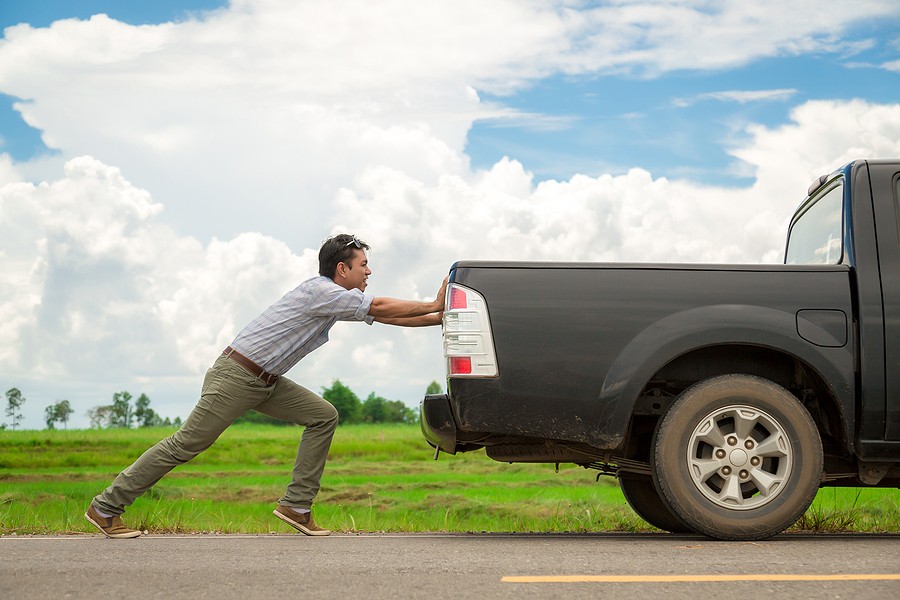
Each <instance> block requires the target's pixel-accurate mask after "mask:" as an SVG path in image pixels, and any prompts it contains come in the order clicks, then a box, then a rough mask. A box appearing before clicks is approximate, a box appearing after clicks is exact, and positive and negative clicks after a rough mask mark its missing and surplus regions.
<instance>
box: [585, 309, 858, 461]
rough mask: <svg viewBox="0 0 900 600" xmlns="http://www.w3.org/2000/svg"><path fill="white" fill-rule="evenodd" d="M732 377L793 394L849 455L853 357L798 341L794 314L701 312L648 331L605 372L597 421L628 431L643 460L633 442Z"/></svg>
mask: <svg viewBox="0 0 900 600" xmlns="http://www.w3.org/2000/svg"><path fill="white" fill-rule="evenodd" d="M846 362H849V365H848V364H845V363H846ZM727 373H745V374H748V375H756V376H758V377H762V378H765V379H769V380H771V381H773V382H774V383H777V384H779V385H781V386H782V387H784V388H786V389H788V390H789V391H791V392H792V393H794V394H795V395H797V396H798V398H799V399H800V401H801V402H803V404H804V405H806V407H807V409H808V410H809V411H810V413H811V414H812V416H813V418H814V420H815V421H816V425H817V426H818V427H819V429H820V433H821V435H822V436H823V438H824V437H826V436H829V437H830V438H831V439H833V443H834V444H836V445H838V446H839V447H840V448H841V450H842V451H852V447H851V446H852V440H853V435H852V432H853V430H854V428H855V426H856V425H855V421H854V419H853V411H852V407H853V402H854V400H853V390H854V382H853V379H852V374H853V369H852V352H849V351H848V350H847V349H846V348H821V347H818V346H814V345H813V344H810V343H809V342H807V341H805V340H804V339H802V338H801V337H800V336H799V335H798V334H797V326H796V317H795V315H794V314H793V313H786V312H783V311H778V310H775V309H769V308H763V307H756V306H742V305H727V306H714V307H702V308H697V309H692V310H689V311H684V312H681V313H675V314H673V315H670V316H669V317H666V318H665V319H662V320H660V321H658V322H656V323H654V324H653V325H651V326H649V327H647V328H646V329H645V330H644V331H642V332H641V333H640V334H639V335H638V336H636V337H635V338H634V339H633V340H632V342H631V343H630V344H628V346H626V348H625V349H624V350H623V351H622V352H621V353H620V354H619V356H618V358H617V360H616V361H615V362H614V363H613V365H612V367H611V368H610V369H609V371H608V372H607V376H606V378H605V379H604V381H603V384H602V387H601V392H600V398H599V406H600V410H601V413H602V414H601V419H600V422H601V423H605V424H607V427H608V428H609V430H610V431H620V432H625V439H623V440H621V442H622V443H623V444H624V446H625V450H626V453H628V454H629V455H631V457H635V458H640V457H638V456H637V455H636V452H637V448H638V447H639V446H643V444H642V443H641V444H635V442H634V440H635V439H640V438H643V437H645V435H646V434H647V433H648V432H652V428H653V425H655V422H656V421H657V420H658V419H659V417H660V415H662V413H663V412H664V411H665V408H666V406H667V405H668V402H670V401H671V399H672V398H674V397H675V396H676V395H677V394H678V393H680V392H681V391H683V390H684V389H687V388H688V387H690V386H691V385H693V384H694V383H697V382H699V381H702V380H704V379H708V378H710V377H714V376H717V375H723V374H727ZM847 373H849V374H850V375H851V379H849V380H848V379H847V377H846V374H847Z"/></svg>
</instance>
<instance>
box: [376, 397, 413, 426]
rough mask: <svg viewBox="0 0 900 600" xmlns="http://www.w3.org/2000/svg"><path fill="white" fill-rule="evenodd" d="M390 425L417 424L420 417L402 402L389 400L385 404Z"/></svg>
mask: <svg viewBox="0 0 900 600" xmlns="http://www.w3.org/2000/svg"><path fill="white" fill-rule="evenodd" d="M384 420H385V421H386V422H388V423H416V422H418V420H419V415H418V413H417V412H416V411H414V410H413V409H411V408H410V407H408V406H407V405H406V404H404V403H403V402H401V401H400V400H389V401H388V402H386V403H385V418H384Z"/></svg>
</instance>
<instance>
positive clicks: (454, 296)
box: [450, 287, 469, 310]
mask: <svg viewBox="0 0 900 600" xmlns="http://www.w3.org/2000/svg"><path fill="white" fill-rule="evenodd" d="M468 306H469V303H468V298H466V293H465V292H464V291H463V290H461V289H459V288H457V287H454V288H450V309H451V310H452V309H454V308H468Z"/></svg>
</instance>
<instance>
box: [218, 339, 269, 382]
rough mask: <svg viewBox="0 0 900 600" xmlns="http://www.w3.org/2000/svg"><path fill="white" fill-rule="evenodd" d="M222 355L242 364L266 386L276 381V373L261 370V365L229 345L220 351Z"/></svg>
mask: <svg viewBox="0 0 900 600" xmlns="http://www.w3.org/2000/svg"><path fill="white" fill-rule="evenodd" d="M222 356H226V357H228V358H230V359H231V360H233V361H234V362H236V363H238V364H239V365H241V366H243V367H244V368H245V369H247V370H248V371H250V372H251V373H253V374H254V375H256V378H257V379H259V380H260V381H262V382H263V383H265V384H266V385H267V386H268V385H272V384H273V383H275V382H276V381H278V375H273V374H272V373H268V372H266V371H263V369H262V367H260V366H259V365H258V364H256V363H255V362H253V361H252V360H250V359H249V358H247V357H246V356H244V355H243V354H241V353H240V352H238V351H237V350H235V349H234V348H232V347H231V346H228V347H227V348H225V351H224V352H222Z"/></svg>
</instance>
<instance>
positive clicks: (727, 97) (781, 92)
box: [673, 89, 797, 108]
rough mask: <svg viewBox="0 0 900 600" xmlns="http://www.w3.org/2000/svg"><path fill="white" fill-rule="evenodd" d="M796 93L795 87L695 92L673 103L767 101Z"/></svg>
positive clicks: (680, 105)
mask: <svg viewBox="0 0 900 600" xmlns="http://www.w3.org/2000/svg"><path fill="white" fill-rule="evenodd" d="M796 94H797V90H795V89H777V90H727V91H722V92H709V93H706V94H697V95H696V96H691V97H689V98H677V99H675V100H674V101H673V104H675V106H678V107H682V108H684V107H687V106H691V105H693V104H696V103H697V102H702V101H704V100H718V101H721V102H737V103H738V104H746V103H748V102H768V101H773V100H778V101H783V100H789V99H790V98H791V97H792V96H794V95H796Z"/></svg>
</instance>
